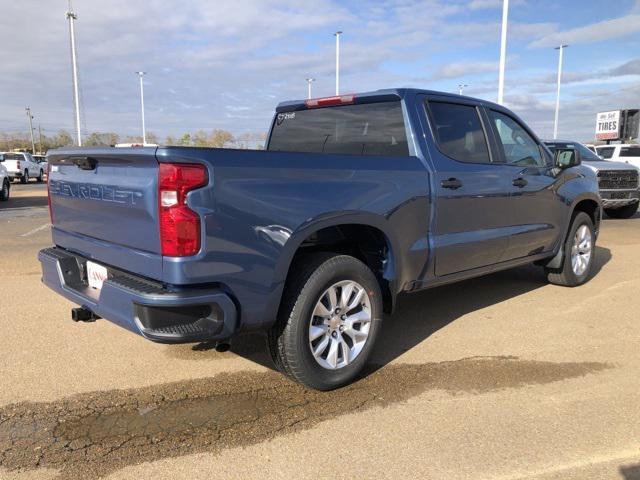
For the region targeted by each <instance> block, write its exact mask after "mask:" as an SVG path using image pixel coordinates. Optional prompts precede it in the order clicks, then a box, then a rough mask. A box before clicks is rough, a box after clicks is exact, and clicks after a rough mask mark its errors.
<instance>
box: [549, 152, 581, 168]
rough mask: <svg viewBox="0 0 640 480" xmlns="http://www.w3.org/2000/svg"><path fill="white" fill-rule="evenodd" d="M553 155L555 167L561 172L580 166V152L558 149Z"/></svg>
mask: <svg viewBox="0 0 640 480" xmlns="http://www.w3.org/2000/svg"><path fill="white" fill-rule="evenodd" d="M554 155H555V164H556V167H558V168H561V169H563V170H564V169H565V168H571V167H575V166H578V165H580V152H579V151H577V150H575V149H573V148H565V149H562V148H559V149H557V150H556V151H555V154H554Z"/></svg>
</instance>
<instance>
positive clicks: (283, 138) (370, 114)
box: [268, 102, 409, 156]
mask: <svg viewBox="0 0 640 480" xmlns="http://www.w3.org/2000/svg"><path fill="white" fill-rule="evenodd" d="M268 150H271V151H286V152H315V153H341V154H352V155H388V156H408V155H409V147H408V144H407V134H406V130H405V127H404V117H403V116H402V107H401V105H400V102H384V103H369V104H362V105H343V106H337V107H325V108H316V109H310V110H300V111H296V112H284V113H278V114H277V116H276V121H275V125H274V127H273V131H272V132H271V138H270V140H269V147H268Z"/></svg>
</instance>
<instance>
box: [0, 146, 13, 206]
mask: <svg viewBox="0 0 640 480" xmlns="http://www.w3.org/2000/svg"><path fill="white" fill-rule="evenodd" d="M10 192H11V181H10V180H9V172H8V171H7V167H5V166H4V154H2V153H0V202H6V201H7V200H9V193H10Z"/></svg>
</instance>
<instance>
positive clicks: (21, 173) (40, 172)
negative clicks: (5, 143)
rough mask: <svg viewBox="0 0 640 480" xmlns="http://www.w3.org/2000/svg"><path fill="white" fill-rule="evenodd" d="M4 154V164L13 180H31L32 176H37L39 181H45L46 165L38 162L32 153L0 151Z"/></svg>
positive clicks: (24, 181)
mask: <svg viewBox="0 0 640 480" xmlns="http://www.w3.org/2000/svg"><path fill="white" fill-rule="evenodd" d="M0 155H3V156H4V166H5V168H6V169H7V171H8V172H9V177H10V179H11V180H12V181H13V180H15V179H16V178H19V179H20V183H27V182H29V179H30V178H36V179H37V180H38V182H43V181H44V174H45V170H44V166H43V165H41V164H40V163H38V162H37V161H36V160H35V159H34V158H33V156H31V154H30V153H26V152H0Z"/></svg>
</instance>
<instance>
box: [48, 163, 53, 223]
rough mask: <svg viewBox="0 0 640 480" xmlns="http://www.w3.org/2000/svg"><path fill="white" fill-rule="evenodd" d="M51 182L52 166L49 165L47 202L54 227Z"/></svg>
mask: <svg viewBox="0 0 640 480" xmlns="http://www.w3.org/2000/svg"><path fill="white" fill-rule="evenodd" d="M50 180H51V164H50V163H47V202H48V203H49V218H50V219H51V225H53V208H51V189H50V188H49V181H50Z"/></svg>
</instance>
